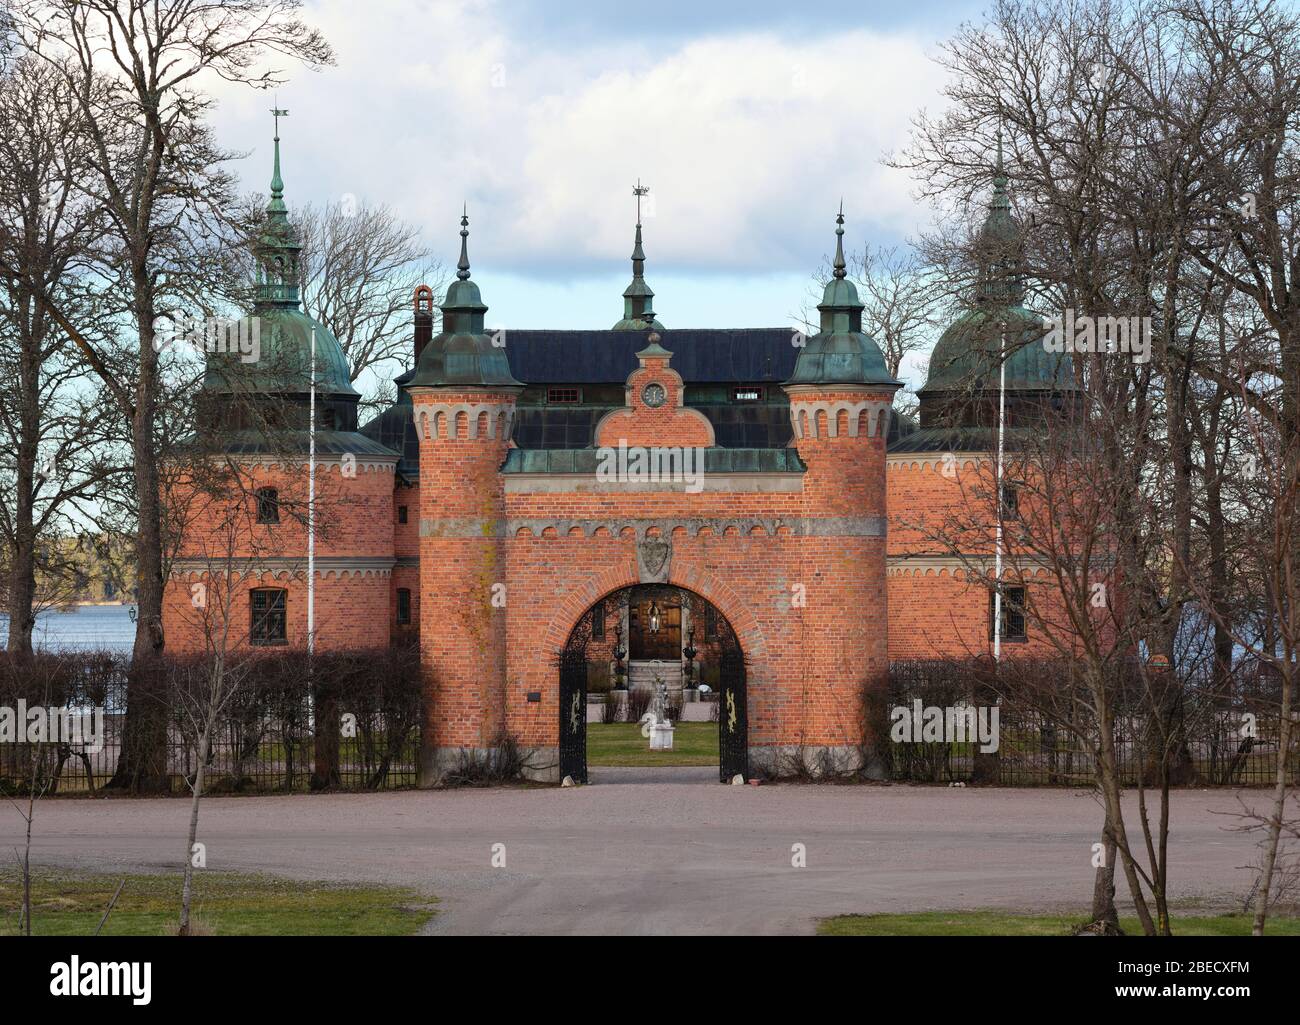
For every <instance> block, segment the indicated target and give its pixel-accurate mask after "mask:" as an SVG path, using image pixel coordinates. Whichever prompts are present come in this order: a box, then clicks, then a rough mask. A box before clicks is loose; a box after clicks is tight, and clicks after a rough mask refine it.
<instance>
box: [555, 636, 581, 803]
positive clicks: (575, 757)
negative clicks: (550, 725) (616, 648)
mask: <svg viewBox="0 0 1300 1025" xmlns="http://www.w3.org/2000/svg"><path fill="white" fill-rule="evenodd" d="M565 776H572V777H573V781H574V782H575V783H586V782H587V652H586V646H585V645H584V646H582V647H577V648H566V649H565V650H564V651H563V652H561V653H560V778H561V779H563V778H564V777H565Z"/></svg>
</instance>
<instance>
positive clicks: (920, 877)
mask: <svg viewBox="0 0 1300 1025" xmlns="http://www.w3.org/2000/svg"><path fill="white" fill-rule="evenodd" d="M715 778H716V777H715V775H714V770H712V769H698V770H696V769H668V770H647V769H604V770H593V783H598V784H599V785H594V786H589V787H580V788H574V789H563V790H561V789H538V790H515V789H500V790H461V791H451V792H440V793H432V792H404V793H389V794H376V795H327V796H313V797H254V798H237V797H234V798H211V799H208V800H207V801H205V802H204V804H203V810H202V818H201V821H200V838H201V839H202V840H203V841H204V842H205V843H206V844H207V848H208V867H209V868H212V869H228V870H238V871H246V872H267V873H272V874H278V875H284V876H290V877H294V878H301V879H304V880H311V879H329V880H341V881H355V882H363V881H376V882H388V883H400V884H406V885H412V886H415V887H419V888H422V889H426V890H428V891H430V892H432V893H435V894H437V895H438V896H439V897H440V898H441V899H442V913H441V914H440V915H438V916H437V917H436V918H435V919H434V921H433V922H432V923H431V925H430V927H429V931H431V932H434V933H456V934H464V933H719V932H726V933H791V932H793V933H798V932H809V931H811V930H812V929H813V927H814V923H815V921H816V919H817V918H818V917H821V916H825V915H831V914H837V913H841V912H854V911H857V912H891V911H892V912H905V911H913V910H924V909H934V910H940V909H952V908H979V907H1002V908H1013V909H1028V910H1053V909H1058V908H1060V909H1067V908H1069V909H1073V908H1077V907H1079V906H1080V905H1082V904H1086V902H1087V899H1088V896H1089V895H1090V893H1091V887H1092V871H1091V868H1090V865H1089V857H1090V854H1091V850H1090V848H1091V845H1092V843H1093V841H1094V840H1095V838H1096V833H1097V830H1098V823H1099V821H1100V813H1099V810H1098V807H1097V805H1096V803H1095V801H1094V800H1093V798H1092V797H1091V796H1090V795H1088V794H1086V793H1081V792H1072V791H1049V790H984V789H973V788H968V789H943V788H936V789H932V788H920V787H905V786H892V787H837V786H824V787H806V786H803V787H801V786H764V787H748V786H747V787H726V786H721V785H719V784H717V783H715V782H712V781H713V780H714V779H715ZM1241 793H1242V796H1243V797H1244V799H1245V800H1246V801H1247V802H1252V803H1254V804H1256V805H1260V806H1262V804H1263V802H1264V799H1265V798H1264V795H1263V794H1260V793H1257V792H1251V791H1246V792H1241ZM1238 807H1239V805H1238V803H1237V798H1236V792H1232V791H1200V790H1194V791H1182V792H1178V793H1175V795H1174V803H1173V815H1172V829H1173V837H1174V839H1173V844H1172V851H1171V857H1170V861H1171V868H1172V877H1173V897H1174V899H1175V900H1176V901H1180V902H1181V901H1193V900H1206V901H1210V902H1212V903H1214V904H1216V905H1218V904H1224V903H1229V902H1231V901H1238V902H1239V900H1240V898H1241V896H1243V895H1244V894H1245V892H1246V890H1247V888H1248V886H1249V876H1248V873H1246V872H1245V871H1243V870H1242V869H1241V866H1243V865H1246V864H1248V863H1249V862H1250V861H1251V860H1252V854H1253V852H1252V850H1251V841H1250V840H1248V839H1246V838H1245V837H1243V836H1241V835H1239V834H1236V833H1234V832H1232V831H1231V827H1232V825H1233V820H1232V819H1231V818H1230V817H1229V815H1224V814H1216V812H1221V813H1231V812H1234V811H1236V810H1237V809H1238ZM188 810H189V804H188V802H186V801H181V800H171V801H166V800H149V801H129V800H114V801H47V802H44V803H43V804H42V805H41V806H40V808H39V811H38V813H37V824H36V834H37V853H36V860H37V861H39V862H41V863H44V864H55V865H68V866H80V867H85V868H91V869H96V870H101V871H118V870H120V871H128V870H130V871H140V870H163V869H170V868H173V867H174V866H175V865H176V863H177V861H178V859H179V856H180V854H181V848H183V846H184V836H185V825H186V818H187V815H188ZM1130 822H1132V820H1131V819H1130ZM21 826H22V821H21V819H20V818H19V816H18V815H17V813H16V812H14V811H13V810H12V809H9V808H6V807H3V806H0V849H4V850H8V849H9V848H10V847H11V846H12V845H14V844H18V843H21ZM498 843H503V844H505V845H506V846H505V854H506V864H505V867H504V868H493V867H492V866H491V864H490V859H491V857H492V846H493V845H494V844H498ZM796 843H801V844H804V845H805V846H806V851H807V867H806V868H802V869H799V868H793V867H792V866H791V858H792V854H791V845H793V844H796ZM1122 891H1123V886H1122V885H1121V892H1122Z"/></svg>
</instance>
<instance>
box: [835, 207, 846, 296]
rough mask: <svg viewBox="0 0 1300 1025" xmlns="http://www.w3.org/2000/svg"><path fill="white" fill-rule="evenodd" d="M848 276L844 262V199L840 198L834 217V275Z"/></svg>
mask: <svg viewBox="0 0 1300 1025" xmlns="http://www.w3.org/2000/svg"><path fill="white" fill-rule="evenodd" d="M847 276H848V269H847V267H846V265H845V263H844V200H842V199H841V200H840V212H839V216H838V217H836V218H835V277H837V278H844V277H847Z"/></svg>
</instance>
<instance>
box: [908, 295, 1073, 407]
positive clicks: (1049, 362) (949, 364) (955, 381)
mask: <svg viewBox="0 0 1300 1025" xmlns="http://www.w3.org/2000/svg"><path fill="white" fill-rule="evenodd" d="M1046 333H1047V332H1046V329H1045V328H1044V326H1043V318H1042V317H1040V316H1039V315H1038V314H1036V313H1033V312H1032V311H1030V310H1027V309H1025V308H1024V307H1023V306H1004V305H1001V304H994V303H985V304H982V305H981V306H979V307H978V308H976V309H973V310H969V311H967V312H966V313H964V314H962V316H961V317H959V318H958V319H957V322H956V323H955V324H953V325H952V326H951V327H949V328H948V330H947V331H945V332H944V333H943V337H941V338H940V339H939V344H938V345H936V346H935V347H934V352H933V353H932V354H931V356H930V375H929V380H927V381H926V383H925V387H924V388H922V389H921V390H920V393H919V394H922V395H924V394H927V393H932V392H971V391H979V390H983V389H990V388H991V389H994V390H996V389H997V387H998V382H999V378H1000V376H1001V373H1000V366H999V362H998V359H999V356H998V354H999V351H1000V350H1002V349H1003V348H1005V349H1006V351H1008V352H1009V353H1010V356H1009V357H1008V358H1007V375H1006V387H1007V390H1008V391H1068V390H1070V389H1073V388H1074V369H1073V364H1072V363H1071V360H1070V357H1069V356H1068V355H1065V354H1062V353H1054V352H1048V351H1047V349H1046V348H1045V347H1044V346H1043V337H1044V336H1045V334H1046Z"/></svg>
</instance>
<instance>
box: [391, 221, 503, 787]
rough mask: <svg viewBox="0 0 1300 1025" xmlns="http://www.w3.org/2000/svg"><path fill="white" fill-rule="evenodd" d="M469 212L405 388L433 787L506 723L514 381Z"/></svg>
mask: <svg viewBox="0 0 1300 1025" xmlns="http://www.w3.org/2000/svg"><path fill="white" fill-rule="evenodd" d="M468 225H469V218H468V217H462V218H461V233H460V234H461V252H460V262H459V264H458V270H457V274H456V279H457V280H456V281H455V282H453V283H452V285H451V287H450V288H449V289H448V290H447V297H446V301H445V303H444V304H443V306H442V331H441V333H439V334H438V335H437V336H436V337H434V338H433V339H432V340H430V341H429V343H428V344H427V345H426V346H424V348H423V351H422V352H421V353H420V357H419V361H418V363H417V366H416V371H415V376H414V377H413V378H412V379H411V382H410V384H409V385H407V391H408V392H409V393H410V396H411V401H412V404H413V407H414V416H415V425H416V433H417V435H418V437H419V441H420V603H419V609H420V655H421V663H422V666H423V670H424V674H425V697H426V707H425V717H426V718H425V730H424V750H423V752H422V754H421V764H420V781H421V784H422V785H425V786H428V785H432V784H433V783H435V782H437V780H438V779H440V778H441V777H442V776H443V775H445V774H446V772H447V771H448V770H449V769H451V768H454V767H456V766H457V765H459V764H460V763H461V762H462V761H464V760H467V759H472V760H485V759H486V760H491V759H492V758H493V757H495V752H496V750H497V749H498V748H499V745H500V743H501V740H502V734H503V731H504V728H505V719H504V716H505V711H504V710H505V666H506V658H505V638H506V623H505V614H506V603H507V601H508V594H507V589H506V579H505V496H504V487H503V484H502V479H501V475H500V470H501V464H502V462H504V460H505V454H506V449H507V448H508V447H509V444H510V434H511V430H512V427H513V423H514V416H515V402H516V399H517V398H518V396H519V393H520V391H521V390H522V389H523V385H522V384H521V383H520V382H519V381H516V380H515V379H514V377H513V376H511V373H510V366H509V363H508V362H507V360H506V351H505V347H504V346H503V345H501V344H499V343H498V340H497V339H496V338H494V337H493V336H491V335H489V334H488V333H486V331H485V329H484V315H485V314H486V313H487V306H485V305H484V304H483V300H482V297H481V296H480V294H479V289H478V286H477V285H476V284H475V283H474V282H473V281H471V280H470V271H469V256H468V251H467V242H468V237H469V230H468Z"/></svg>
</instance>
